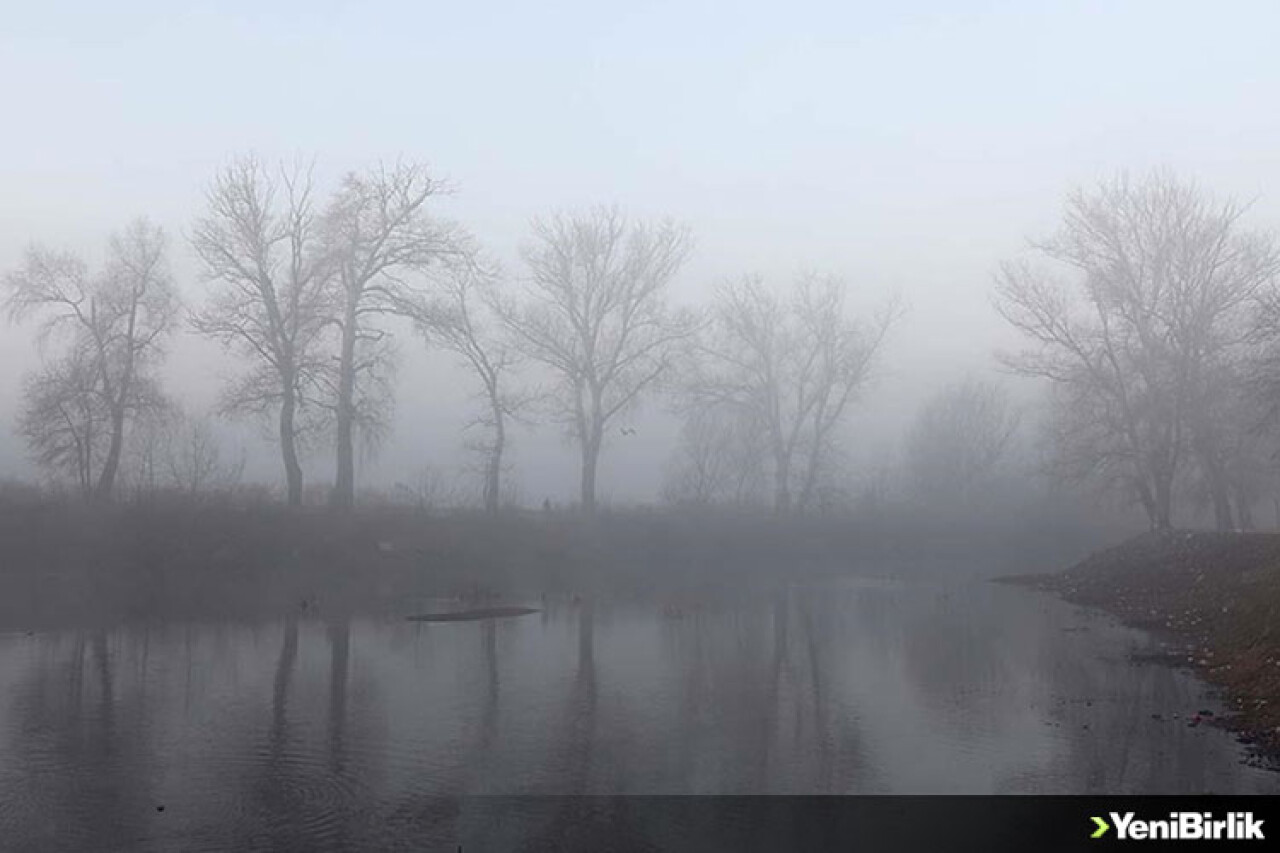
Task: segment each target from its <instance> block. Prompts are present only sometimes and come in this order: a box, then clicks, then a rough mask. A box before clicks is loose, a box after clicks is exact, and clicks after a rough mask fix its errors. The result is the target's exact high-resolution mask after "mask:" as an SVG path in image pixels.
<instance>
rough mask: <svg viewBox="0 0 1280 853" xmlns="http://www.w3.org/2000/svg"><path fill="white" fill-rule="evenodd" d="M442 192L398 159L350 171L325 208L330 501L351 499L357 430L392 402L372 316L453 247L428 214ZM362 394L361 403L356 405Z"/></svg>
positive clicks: (382, 333)
mask: <svg viewBox="0 0 1280 853" xmlns="http://www.w3.org/2000/svg"><path fill="white" fill-rule="evenodd" d="M443 191H444V187H443V186H442V184H441V183H440V182H439V181H437V180H436V179H434V178H432V177H431V175H430V174H429V173H428V172H427V169H426V168H425V167H424V166H421V165H418V164H404V163H401V164H397V165H396V166H394V167H392V168H385V167H382V168H378V169H376V170H373V171H371V172H369V173H367V174H355V173H351V174H348V175H347V176H346V177H345V178H344V179H343V181H342V185H341V187H340V188H339V189H338V192H337V193H336V195H335V196H334V198H333V199H332V201H331V202H330V204H329V206H328V208H327V209H326V212H325V215H324V223H323V224H324V239H325V246H326V253H327V257H328V259H329V262H330V263H331V264H332V266H333V270H334V272H335V275H336V281H337V285H338V298H339V312H338V318H337V322H338V328H339V330H340V335H341V338H340V342H339V347H338V359H337V365H336V377H335V380H334V386H335V387H334V389H333V390H334V409H335V426H336V430H337V474H336V477H335V481H334V488H333V494H332V502H333V504H334V505H335V506H339V507H349V506H351V505H352V504H353V503H354V501H355V446H354V436H355V433H356V431H357V428H359V427H363V428H365V429H371V428H376V427H378V426H379V425H380V423H381V421H382V420H383V419H381V418H380V417H379V414H380V413H383V412H385V409H386V407H387V406H389V404H390V399H391V397H390V394H389V389H390V384H389V371H390V369H391V359H390V353H391V350H390V349H389V347H388V343H389V341H388V332H387V330H386V329H384V328H381V327H380V326H379V325H378V322H377V318H378V317H379V316H385V315H388V314H401V313H403V309H404V306H405V304H406V302H409V301H412V298H413V288H412V287H411V286H410V283H409V281H408V280H407V279H406V276H408V275H411V274H413V273H415V272H420V271H422V270H423V269H425V268H426V267H427V266H428V265H430V264H432V263H435V262H436V261H438V260H440V259H442V258H445V257H448V256H450V255H451V254H452V253H453V252H454V251H455V250H456V246H455V238H454V235H453V231H452V229H451V228H450V227H448V226H447V225H445V224H444V223H442V222H440V221H438V220H436V219H434V218H433V217H431V216H430V215H428V212H427V202H428V201H429V200H430V199H431V198H432V197H433V196H437V195H440V194H441V193H442V192H443ZM362 388H363V389H364V391H363V397H362ZM362 399H363V400H364V401H365V405H363V406H361V405H358V404H359V402H360V401H361V400H362Z"/></svg>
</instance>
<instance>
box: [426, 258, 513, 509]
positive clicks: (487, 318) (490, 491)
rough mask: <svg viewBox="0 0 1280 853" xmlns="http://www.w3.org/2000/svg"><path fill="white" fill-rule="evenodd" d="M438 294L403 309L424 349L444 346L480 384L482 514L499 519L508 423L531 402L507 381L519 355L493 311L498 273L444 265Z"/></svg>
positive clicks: (463, 263) (468, 264) (466, 263)
mask: <svg viewBox="0 0 1280 853" xmlns="http://www.w3.org/2000/svg"><path fill="white" fill-rule="evenodd" d="M435 290H436V291H437V292H436V293H434V294H432V295H431V296H429V297H427V298H425V299H414V300H411V301H409V302H407V303H406V305H405V309H406V313H408V314H409V315H410V316H411V317H412V318H413V320H414V323H415V325H416V326H417V328H418V330H419V331H420V332H421V334H422V336H423V337H424V338H425V339H426V341H427V343H428V344H435V345H438V346H442V347H444V348H445V349H448V350H449V351H451V352H453V353H455V354H457V355H459V356H461V357H462V360H463V362H464V363H465V364H466V366H467V368H468V369H469V370H470V371H471V372H472V373H473V374H474V375H475V377H476V378H477V379H479V380H480V385H481V387H482V396H483V398H484V414H482V415H481V416H479V417H478V418H477V419H476V420H475V421H474V422H473V423H472V424H470V425H474V426H481V427H483V428H484V429H485V430H486V431H487V432H488V435H487V436H486V437H485V438H483V439H481V440H480V441H479V442H478V444H477V445H476V446H477V449H478V450H479V451H480V453H481V455H482V457H483V465H484V477H483V500H484V507H485V510H486V511H487V512H489V513H491V514H494V513H497V512H498V510H499V507H500V505H501V500H502V471H503V454H504V453H505V451H506V447H507V426H508V422H509V421H510V420H511V419H513V418H516V417H519V416H520V414H521V412H522V411H523V410H524V409H526V408H527V407H528V405H529V403H530V402H531V401H532V400H533V395H532V394H530V393H527V392H521V391H513V390H512V389H511V388H510V387H509V386H510V375H511V373H512V371H513V370H514V369H515V368H516V367H518V365H519V362H520V360H521V359H520V353H519V352H518V350H517V349H516V348H515V347H514V346H512V345H511V343H510V342H509V341H508V340H507V336H506V334H505V330H504V329H503V328H502V326H501V323H500V322H499V320H498V317H497V313H496V310H495V305H496V304H497V301H498V300H499V299H500V281H499V279H498V275H497V272H496V271H495V270H493V269H489V268H486V267H483V266H481V265H480V264H478V263H476V262H475V260H474V259H473V258H458V259H455V261H454V262H451V263H447V264H446V265H445V267H444V272H443V274H442V275H441V276H439V277H438V279H437V287H436V288H435Z"/></svg>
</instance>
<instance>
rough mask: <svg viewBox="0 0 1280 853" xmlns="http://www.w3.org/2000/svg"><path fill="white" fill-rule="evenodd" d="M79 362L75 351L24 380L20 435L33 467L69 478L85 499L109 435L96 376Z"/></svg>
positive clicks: (90, 367)
mask: <svg viewBox="0 0 1280 853" xmlns="http://www.w3.org/2000/svg"><path fill="white" fill-rule="evenodd" d="M80 356H82V353H80V352H78V351H74V350H73V351H72V353H71V354H70V355H68V356H66V357H64V358H62V359H59V360H57V361H54V362H52V363H50V364H46V365H45V366H44V367H42V368H41V369H40V370H39V371H38V372H37V373H35V374H34V375H32V376H28V377H27V379H26V383H25V390H24V393H23V397H24V400H25V402H24V407H23V410H22V413H21V415H20V416H19V421H18V431H19V433H20V434H21V435H22V437H23V438H24V439H25V440H26V442H27V445H28V447H30V448H31V451H32V454H33V456H34V458H35V462H36V464H38V465H39V466H40V467H41V468H43V469H45V470H46V471H49V472H51V473H54V474H66V475H68V476H70V477H71V479H72V481H73V482H74V483H75V485H76V489H77V491H79V492H80V496H81V497H82V498H85V499H89V498H92V497H93V490H94V485H95V484H96V482H97V471H98V470H99V467H100V465H101V461H100V460H101V459H102V457H103V456H105V455H106V444H107V440H108V438H109V435H110V432H111V430H110V416H109V415H108V413H107V410H106V407H105V406H104V405H103V400H102V395H101V393H100V391H101V389H100V387H99V385H98V373H97V371H96V370H95V369H94V366H93V364H92V362H91V361H89V360H88V359H84V358H81V357H80Z"/></svg>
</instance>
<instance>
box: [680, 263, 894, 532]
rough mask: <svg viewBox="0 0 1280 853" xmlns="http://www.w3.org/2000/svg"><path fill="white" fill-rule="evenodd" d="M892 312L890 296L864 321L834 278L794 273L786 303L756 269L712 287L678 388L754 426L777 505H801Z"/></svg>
mask: <svg viewBox="0 0 1280 853" xmlns="http://www.w3.org/2000/svg"><path fill="white" fill-rule="evenodd" d="M900 315H901V309H900V306H899V304H898V303H897V301H896V300H894V301H892V302H890V303H889V304H888V305H887V306H886V307H885V308H884V309H883V310H882V311H880V312H879V314H878V315H877V316H875V317H874V318H872V319H870V320H869V321H867V322H861V323H860V322H857V321H854V320H852V319H850V318H849V317H848V310H847V306H846V287H845V285H844V282H843V281H841V280H840V279H838V278H835V277H833V276H820V275H816V274H805V275H802V276H801V277H800V278H799V279H798V280H797V282H796V284H795V287H794V288H793V290H792V293H791V298H790V299H789V300H785V301H784V300H783V299H781V298H779V297H778V296H776V295H774V294H773V293H771V292H770V291H768V290H767V289H766V288H765V286H764V283H763V281H762V280H761V279H760V278H759V277H757V276H746V277H744V278H742V279H741V280H739V281H738V282H735V283H731V284H728V285H725V286H724V287H722V288H721V289H720V293H719V295H718V297H717V300H716V304H715V307H714V309H713V316H712V324H711V328H710V330H709V333H708V334H707V335H706V336H705V340H704V341H703V342H702V343H701V345H700V346H699V348H698V358H697V359H696V360H695V362H694V365H693V370H692V373H691V375H690V377H689V379H688V381H687V391H688V393H689V394H690V395H691V398H692V399H693V400H694V401H697V402H699V403H700V404H703V405H705V404H709V403H716V404H720V405H727V406H730V407H732V408H733V409H734V410H736V411H737V412H738V413H739V417H742V418H745V419H747V420H748V421H749V422H752V423H755V424H758V425H759V429H761V430H762V431H763V433H764V435H765V436H766V444H767V447H768V452H769V455H770V457H771V461H772V468H773V471H772V473H773V481H774V488H773V491H774V508H775V509H776V510H777V511H778V512H781V513H786V512H790V511H792V510H793V509H798V510H800V511H803V510H804V509H805V508H806V506H808V505H809V504H810V503H811V502H812V501H813V500H814V498H815V497H816V495H817V493H818V491H819V489H820V487H821V486H822V485H823V484H822V483H821V482H820V479H821V476H822V473H823V471H824V470H825V466H826V464H827V462H828V461H830V458H831V454H832V452H833V451H834V449H835V430H836V427H837V426H838V425H839V424H840V423H841V422H842V421H843V419H844V416H845V414H846V413H847V411H848V407H849V404H850V402H852V401H853V399H854V398H855V396H856V394H857V393H858V392H859V391H860V390H861V389H862V387H863V386H864V384H865V383H866V381H867V379H868V377H869V375H870V371H871V368H872V366H873V364H874V361H875V358H876V356H877V355H878V354H879V352H880V349H881V346H882V344H883V343H884V341H885V338H886V335H887V334H888V332H889V329H890V328H891V327H892V326H893V324H894V322H895V321H896V320H897V318H898V317H899V316H900Z"/></svg>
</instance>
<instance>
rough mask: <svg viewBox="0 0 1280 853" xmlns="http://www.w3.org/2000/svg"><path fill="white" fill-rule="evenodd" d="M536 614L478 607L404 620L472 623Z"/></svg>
mask: <svg viewBox="0 0 1280 853" xmlns="http://www.w3.org/2000/svg"><path fill="white" fill-rule="evenodd" d="M537 612H538V608H536V607H479V608H476V609H474V610H455V611H452V612H450V613H415V614H414V615H412V616H406V617H404V618H405V619H408V620H409V621H410V622H472V621H475V620H477V619H505V618H507V617H509V616H525V615H527V614H529V613H537Z"/></svg>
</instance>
